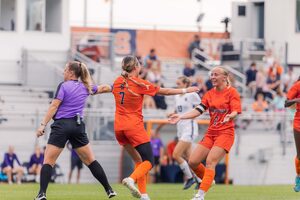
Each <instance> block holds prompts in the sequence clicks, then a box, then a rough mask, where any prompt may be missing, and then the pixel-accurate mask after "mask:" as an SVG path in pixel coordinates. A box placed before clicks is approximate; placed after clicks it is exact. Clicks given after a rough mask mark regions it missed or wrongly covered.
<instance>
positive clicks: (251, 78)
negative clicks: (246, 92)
mask: <svg viewBox="0 0 300 200" xmlns="http://www.w3.org/2000/svg"><path fill="white" fill-rule="evenodd" d="M256 73H257V69H256V63H255V62H253V63H251V65H250V68H249V69H248V70H247V71H246V85H247V86H248V88H249V89H250V91H251V95H254V94H255V90H256Z"/></svg>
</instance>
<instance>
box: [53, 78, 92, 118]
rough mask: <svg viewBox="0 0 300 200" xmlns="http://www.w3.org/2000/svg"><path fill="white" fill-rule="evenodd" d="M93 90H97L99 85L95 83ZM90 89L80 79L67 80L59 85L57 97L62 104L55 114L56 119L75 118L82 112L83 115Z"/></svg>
mask: <svg viewBox="0 0 300 200" xmlns="http://www.w3.org/2000/svg"><path fill="white" fill-rule="evenodd" d="M92 92H93V94H95V93H96V92H97V86H96V85H93V87H92ZM88 96H89V92H88V89H87V88H86V87H85V86H84V84H83V83H82V82H80V81H76V80H71V81H65V82H62V83H60V84H59V85H58V87H57V91H56V94H55V97H54V98H55V99H59V100H61V101H62V102H61V104H60V106H59V107H58V110H57V112H56V114H55V116H54V119H62V118H73V117H75V116H76V115H77V113H79V114H80V116H81V117H83V108H84V106H85V102H86V99H87V97H88Z"/></svg>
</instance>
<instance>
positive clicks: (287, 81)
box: [282, 67, 298, 92]
mask: <svg viewBox="0 0 300 200" xmlns="http://www.w3.org/2000/svg"><path fill="white" fill-rule="evenodd" d="M293 72H294V70H293V67H289V68H288V71H287V73H286V74H284V75H283V77H282V83H283V92H287V91H288V90H289V89H290V87H291V86H292V85H293V84H294V83H295V82H296V81H297V79H298V76H297V74H296V73H293Z"/></svg>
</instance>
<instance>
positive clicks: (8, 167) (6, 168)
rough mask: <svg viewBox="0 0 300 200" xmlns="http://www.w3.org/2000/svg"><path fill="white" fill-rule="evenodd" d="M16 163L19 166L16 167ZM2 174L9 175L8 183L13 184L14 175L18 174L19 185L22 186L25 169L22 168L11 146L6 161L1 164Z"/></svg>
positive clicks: (5, 155) (5, 157)
mask: <svg viewBox="0 0 300 200" xmlns="http://www.w3.org/2000/svg"><path fill="white" fill-rule="evenodd" d="M15 161H16V164H17V166H16V165H15ZM1 168H2V172H3V173H5V174H6V175H7V178H8V183H9V184H12V181H13V174H15V173H16V174H17V183H18V184H21V180H22V177H23V174H24V169H23V167H22V166H21V163H20V161H19V159H18V157H17V155H16V154H15V153H14V147H13V146H9V147H8V152H7V153H5V154H4V160H3V162H2V164H1Z"/></svg>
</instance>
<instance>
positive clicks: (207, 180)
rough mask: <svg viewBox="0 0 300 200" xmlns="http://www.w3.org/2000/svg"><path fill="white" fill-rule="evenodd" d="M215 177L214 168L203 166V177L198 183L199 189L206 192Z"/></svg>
mask: <svg viewBox="0 0 300 200" xmlns="http://www.w3.org/2000/svg"><path fill="white" fill-rule="evenodd" d="M214 178H215V170H212V169H208V168H205V172H204V177H203V179H202V182H201V184H200V190H203V191H204V192H207V191H208V190H209V188H210V186H211V184H212V182H213V181H214Z"/></svg>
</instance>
